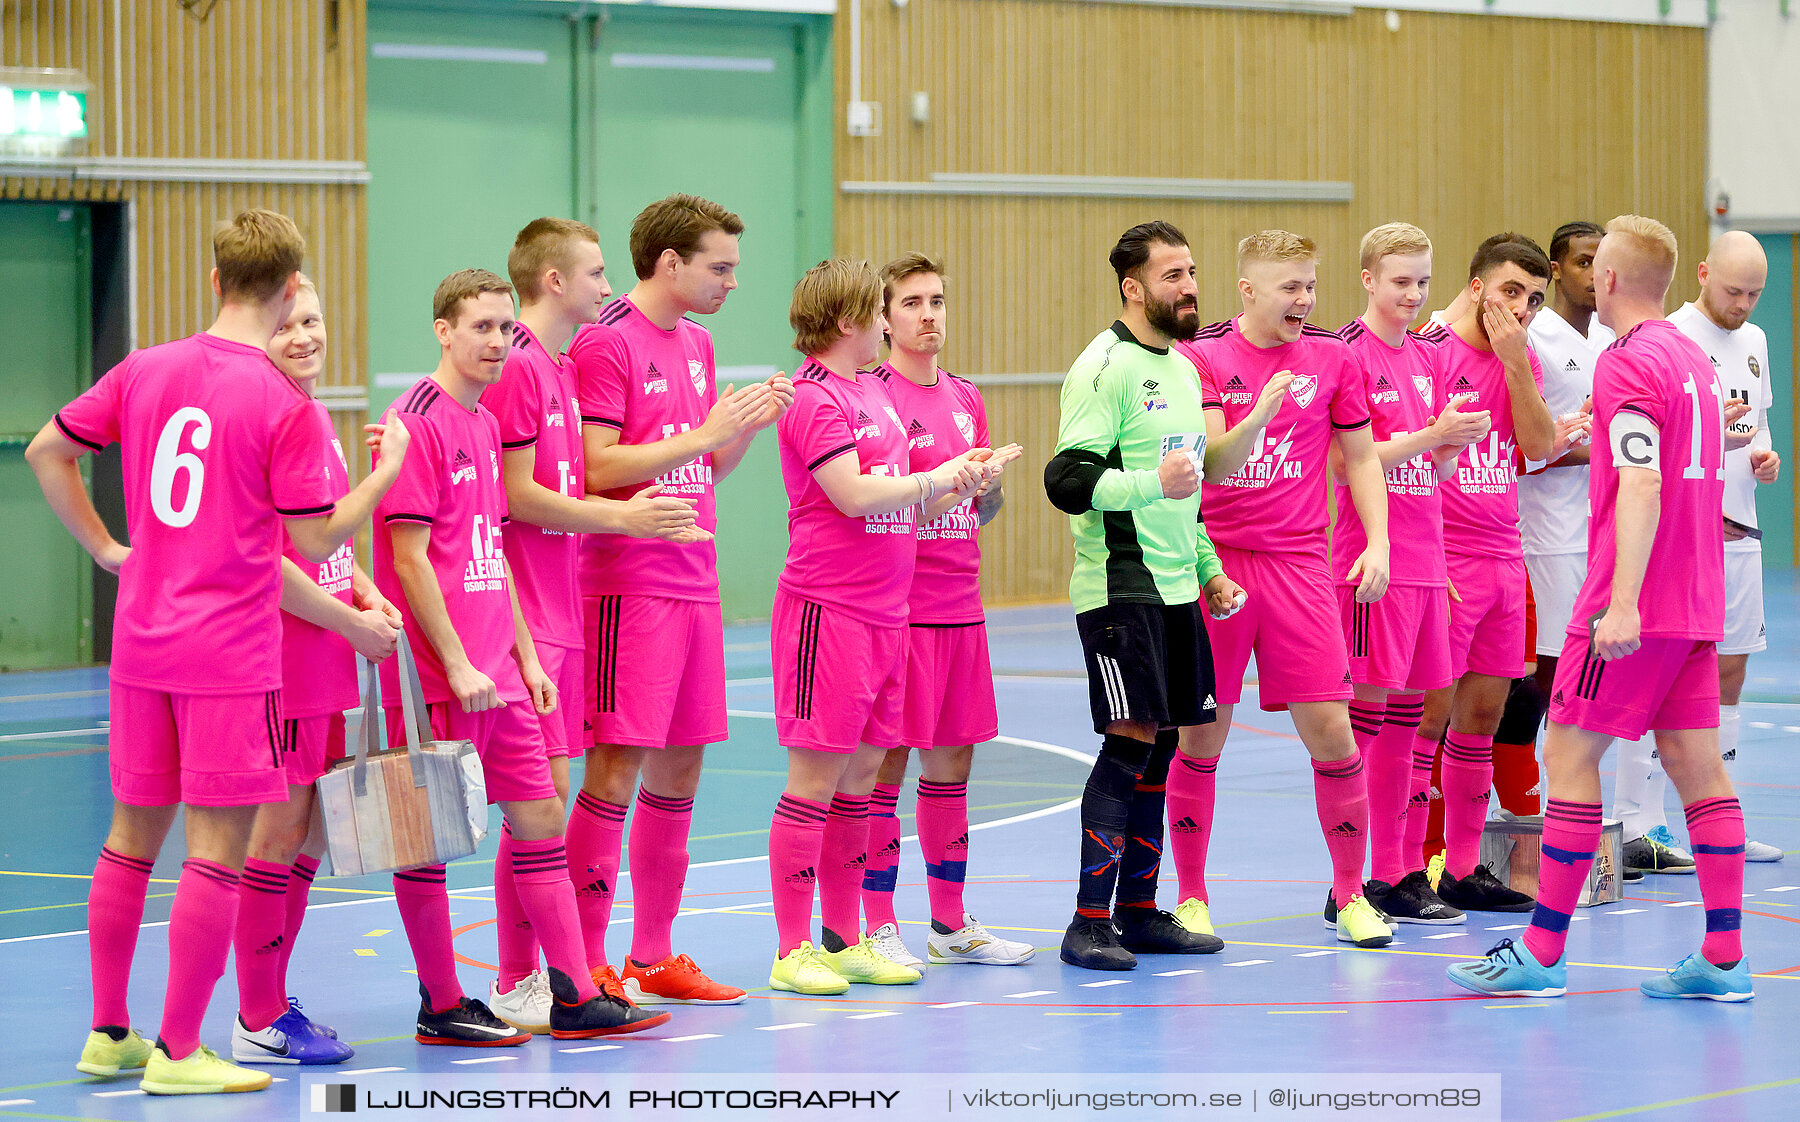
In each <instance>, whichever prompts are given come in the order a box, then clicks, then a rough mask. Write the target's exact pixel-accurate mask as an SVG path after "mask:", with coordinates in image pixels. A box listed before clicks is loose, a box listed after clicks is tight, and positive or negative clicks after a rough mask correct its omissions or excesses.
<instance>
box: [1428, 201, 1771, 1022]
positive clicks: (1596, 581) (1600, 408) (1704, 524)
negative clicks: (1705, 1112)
mask: <svg viewBox="0 0 1800 1122" xmlns="http://www.w3.org/2000/svg"><path fill="white" fill-rule="evenodd" d="M1675 261H1676V247H1675V236H1674V235H1673V234H1672V233H1670V232H1669V229H1668V227H1666V226H1664V225H1663V224H1662V223H1660V222H1657V221H1655V220H1653V219H1649V218H1643V217H1640V216H1637V215H1622V216H1620V217H1618V218H1615V219H1613V220H1612V221H1611V222H1608V223H1607V224H1606V236H1605V237H1604V238H1603V239H1601V242H1600V249H1599V253H1598V255H1597V256H1596V258H1595V261H1594V272H1595V274H1596V277H1597V283H1596V285H1595V296H1596V298H1597V301H1598V304H1599V315H1600V321H1601V322H1602V323H1604V324H1606V326H1608V327H1610V328H1611V329H1612V330H1613V331H1615V332H1617V333H1618V336H1619V340H1618V342H1616V343H1614V344H1613V345H1612V346H1610V347H1608V348H1607V349H1606V351H1605V352H1604V353H1602V354H1601V356H1600V358H1599V360H1598V361H1597V362H1596V363H1595V367H1594V413H1593V418H1594V432H1595V439H1594V443H1593V454H1592V463H1591V468H1590V471H1591V475H1592V492H1591V496H1590V498H1591V505H1590V511H1591V518H1590V520H1589V523H1588V556H1589V557H1590V558H1591V559H1592V564H1591V565H1590V567H1589V569H1588V576H1587V580H1586V581H1585V582H1583V584H1582V586H1581V593H1580V595H1579V596H1578V597H1577V598H1576V601H1575V609H1574V616H1573V618H1572V619H1571V620H1570V621H1569V628H1568V636H1567V640H1566V641H1565V643H1564V645H1563V653H1562V657H1561V659H1559V660H1558V661H1557V666H1556V682H1555V685H1554V687H1553V691H1552V693H1551V697H1550V733H1549V736H1548V738H1547V739H1546V741H1545V743H1544V764H1545V767H1546V769H1547V770H1548V772H1549V777H1550V798H1549V804H1548V806H1547V807H1546V809H1545V812H1544V842H1543V865H1542V868H1541V870H1540V875H1539V881H1538V901H1537V908H1536V911H1535V913H1534V914H1533V915H1532V917H1531V925H1530V926H1529V927H1528V928H1527V929H1526V931H1525V935H1524V937H1523V938H1522V939H1521V940H1520V941H1519V942H1517V943H1515V942H1513V941H1512V940H1510V939H1508V940H1505V941H1503V942H1501V943H1500V944H1499V945H1498V946H1496V947H1494V948H1493V949H1492V950H1491V951H1489V952H1488V954H1487V956H1486V957H1485V958H1483V959H1480V960H1478V961H1476V962H1465V963H1458V964H1456V965H1455V966H1452V967H1451V968H1450V972H1449V973H1450V978H1451V980H1452V981H1454V982H1456V983H1457V984H1458V985H1460V986H1463V987H1464V988H1466V989H1471V990H1475V991H1476V992H1478V993H1485V994H1494V995H1497V996H1501V997H1524V996H1530V997H1560V996H1562V994H1563V993H1564V992H1565V990H1566V978H1567V973H1566V963H1565V956H1564V953H1563V952H1564V949H1565V946H1566V942H1567V937H1568V927H1569V922H1570V919H1571V913H1572V912H1573V911H1574V909H1575V904H1576V900H1577V899H1578V897H1579V896H1580V893H1581V888H1582V886H1583V884H1585V883H1586V881H1587V877H1588V870H1589V867H1590V866H1591V865H1592V863H1593V860H1594V850H1595V846H1596V845H1597V843H1598V842H1599V839H1600V767H1599V764H1600V759H1601V757H1602V756H1604V755H1605V753H1606V750H1607V748H1608V746H1609V745H1611V743H1612V740H1613V738H1614V737H1615V736H1622V737H1625V738H1627V739H1632V738H1636V737H1639V736H1642V735H1644V733H1645V732H1647V731H1651V730H1654V731H1655V733H1656V744H1657V751H1658V754H1659V755H1660V756H1661V758H1662V761H1663V766H1664V767H1665V768H1667V769H1668V773H1669V778H1670V779H1672V780H1674V782H1675V789H1676V790H1677V791H1678V792H1679V793H1680V795H1681V800H1682V803H1683V805H1684V806H1685V807H1686V808H1687V821H1688V828H1689V830H1690V831H1691V837H1692V841H1693V846H1694V860H1695V863H1696V864H1697V865H1698V866H1699V880H1700V896H1701V900H1702V902H1703V904H1704V906H1705V909H1706V936H1705V940H1704V941H1703V942H1702V944H1701V947H1700V950H1699V952H1698V953H1697V954H1693V955H1690V956H1688V957H1687V958H1685V959H1683V960H1682V961H1681V962H1680V963H1678V964H1676V965H1675V966H1673V967H1671V968H1669V970H1668V972H1667V973H1665V974H1662V975H1659V976H1656V977H1653V978H1650V979H1649V980H1647V981H1645V982H1643V983H1642V984H1641V985H1640V986H1639V987H1638V988H1639V989H1640V990H1641V991H1642V992H1643V993H1645V994H1647V995H1649V996H1650V997H1659V998H1699V999H1705V1000H1712V1001H1748V1000H1750V999H1751V997H1753V996H1754V993H1753V991H1752V989H1751V985H1750V971H1749V968H1748V967H1747V966H1745V964H1744V951H1743V945H1742V940H1741V938H1740V937H1739V930H1738V929H1739V925H1740V922H1741V916H1742V907H1743V896H1744V816H1743V811H1742V809H1741V808H1740V807H1739V805H1738V800H1737V798H1736V796H1735V795H1734V794H1733V793H1732V788H1731V781H1730V779H1729V778H1728V777H1727V776H1726V774H1725V766H1724V764H1723V762H1722V761H1721V760H1720V759H1719V746H1718V723H1719V652H1718V642H1719V639H1720V637H1721V636H1722V635H1723V634H1724V630H1725V555H1724V534H1723V527H1722V524H1721V521H1720V518H1719V509H1720V503H1721V501H1722V499H1723V496H1724V491H1725V452H1726V450H1727V449H1728V448H1729V447H1730V444H1729V442H1728V440H1727V437H1726V432H1725V419H1724V412H1723V405H1724V399H1725V396H1726V391H1725V390H1724V388H1723V387H1722V385H1721V382H1720V378H1719V375H1718V373H1717V372H1716V371H1715V370H1714V369H1713V367H1712V362H1711V360H1710V359H1709V358H1708V357H1707V355H1706V352H1705V351H1703V350H1701V349H1700V348H1699V347H1698V346H1697V345H1696V344H1695V343H1693V342H1692V341H1691V340H1689V339H1688V338H1687V337H1686V336H1685V335H1683V334H1682V333H1681V331H1680V329H1679V328H1677V327H1676V326H1675V325H1674V324H1672V323H1670V322H1669V321H1668V320H1667V319H1665V318H1663V303H1664V299H1665V298H1666V297H1667V295H1668V290H1669V281H1670V280H1671V278H1672V277H1673V276H1674V274H1675ZM1748 438H1749V434H1747V433H1746V434H1744V435H1743V439H1744V440H1745V441H1746V442H1747V440H1748ZM1651 574H1654V576H1653V577H1652V576H1651ZM1647 577H1648V578H1650V579H1652V580H1654V584H1650V583H1647V580H1646V578H1647Z"/></svg>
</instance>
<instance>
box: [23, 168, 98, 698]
mask: <svg viewBox="0 0 1800 1122" xmlns="http://www.w3.org/2000/svg"><path fill="white" fill-rule="evenodd" d="M88 277H89V226H88V212H87V210H86V208H85V207H82V206H79V205H73V204H66V203H20V202H5V203H0V292H5V293H6V294H7V301H8V303H9V304H10V306H11V307H10V310H11V311H12V312H16V313H17V316H18V318H17V319H16V320H13V322H14V323H15V324H18V325H25V324H29V325H30V329H29V330H24V329H22V327H21V328H20V329H15V330H12V331H9V332H7V343H8V346H7V350H8V355H7V362H6V363H5V366H4V368H3V369H4V373H3V374H0V525H4V526H5V527H6V534H7V539H8V543H9V548H8V555H9V556H11V557H14V558H18V559H20V561H21V563H20V564H18V565H17V566H15V567H13V568H12V569H11V577H10V579H9V580H8V582H7V588H6V591H5V593H4V594H0V669H5V670H18V669H25V668H31V667H43V666H68V665H71V664H74V663H78V662H85V661H87V660H88V659H89V657H90V651H91V649H92V647H91V623H92V620H91V619H90V615H91V605H92V601H93V588H92V569H91V564H92V563H91V562H90V561H89V560H88V557H87V554H86V553H85V552H84V551H83V550H82V549H81V547H80V546H78V545H76V544H75V541H74V539H72V538H71V537H69V535H68V533H67V532H65V531H64V530H63V528H62V524H61V523H59V522H58V521H57V520H56V516H55V515H53V514H51V513H50V508H49V506H48V505H46V504H45V502H44V496H43V493H42V492H41V491H39V490H38V486H37V480H36V479H35V478H34V477H33V476H32V474H31V469H30V468H29V467H27V466H26V464H25V457H24V451H25V446H26V444H28V443H29V442H30V441H31V437H32V436H33V435H34V434H35V433H36V432H37V430H38V429H39V428H40V427H42V425H43V423H44V422H45V421H46V420H48V419H49V418H50V415H51V414H52V413H54V412H55V411H56V409H57V408H58V407H60V406H61V405H62V404H63V403H64V402H66V401H68V400H69V399H70V398H72V397H74V396H75V395H76V394H78V393H80V392H81V391H82V390H83V389H85V388H86V387H87V385H88V383H89V381H90V371H89V369H88V367H89V363H90V354H89V348H90V335H89V326H88V325H89V322H90V321H89V313H88V299H89V283H88Z"/></svg>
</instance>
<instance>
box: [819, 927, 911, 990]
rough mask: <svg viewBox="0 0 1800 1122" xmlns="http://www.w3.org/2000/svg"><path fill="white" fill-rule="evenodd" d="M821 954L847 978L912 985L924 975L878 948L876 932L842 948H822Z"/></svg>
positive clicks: (874, 983) (859, 982)
mask: <svg viewBox="0 0 1800 1122" xmlns="http://www.w3.org/2000/svg"><path fill="white" fill-rule="evenodd" d="M819 958H820V959H821V960H823V961H824V963H825V965H827V966H829V967H831V968H832V969H833V970H835V971H837V973H838V975H839V976H840V977H842V978H843V979H844V980H845V981H846V982H853V983H857V984H861V985H871V986H910V985H912V984H913V983H914V982H916V981H918V980H919V979H920V978H923V977H924V975H923V974H921V973H919V972H918V971H917V970H914V969H913V968H912V967H910V966H902V965H900V964H899V963H898V962H895V961H894V960H893V959H891V958H889V957H888V956H886V955H884V954H882V953H881V952H880V951H878V950H876V949H875V939H874V937H873V936H870V935H864V936H863V937H862V942H860V943H857V944H855V945H854V946H849V947H845V948H844V949H843V950H841V951H821V952H819Z"/></svg>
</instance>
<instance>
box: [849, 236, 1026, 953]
mask: <svg viewBox="0 0 1800 1122" xmlns="http://www.w3.org/2000/svg"><path fill="white" fill-rule="evenodd" d="M943 273H944V270H943V267H942V266H941V265H939V264H938V263H937V262H935V261H933V260H932V259H931V258H929V257H927V256H925V255H924V254H922V253H909V254H905V255H903V256H901V257H899V258H897V259H895V260H894V261H891V262H889V263H888V265H887V266H886V267H885V268H884V269H882V271H881V277H882V290H881V300H882V315H883V317H884V318H885V319H886V320H887V324H888V331H887V336H888V345H889V351H888V360H887V362H886V363H884V364H883V365H882V366H881V367H880V368H879V369H877V370H876V371H875V376H876V377H877V378H880V379H881V381H882V384H883V385H885V386H886V387H887V390H888V395H889V396H890V397H892V398H893V400H894V408H895V409H896V410H897V411H898V412H899V414H900V420H901V421H902V422H904V423H905V427H906V440H907V452H908V461H907V470H908V471H930V470H931V469H932V468H935V467H937V466H938V465H939V464H941V463H943V462H944V461H946V460H949V459H953V458H955V457H956V456H959V455H961V454H962V453H964V452H967V451H968V450H969V449H971V448H986V447H988V446H989V442H988V425H987V405H986V403H985V402H983V401H982V399H981V391H980V390H978V389H976V388H975V384H974V383H973V382H970V381H969V380H967V379H966V378H958V377H957V376H956V375H954V374H951V373H949V372H948V371H946V370H942V369H940V368H939V367H938V365H937V356H938V352H939V351H941V350H942V349H943V346H944V330H945V320H946V318H947V317H946V309H945V306H944V276H943ZM1006 462H1007V461H1006V460H1003V459H1002V457H1001V455H1000V454H998V453H996V454H995V455H993V456H990V457H989V458H988V460H987V465H988V467H989V468H990V469H991V470H992V472H993V476H992V477H991V478H990V479H989V480H988V482H987V483H985V484H983V485H982V487H981V489H980V490H979V491H978V492H977V493H976V494H975V495H974V496H973V497H972V498H970V499H966V500H962V501H960V502H958V503H957V504H956V505H954V506H952V507H950V509H948V510H946V511H944V512H942V513H941V514H939V515H938V516H937V517H935V518H932V519H929V520H925V521H922V522H921V523H920V525H919V527H918V542H919V547H918V554H917V562H916V565H915V567H914V569H913V583H912V593H911V597H910V601H909V603H910V617H909V619H908V622H907V631H906V683H907V691H906V703H905V711H904V713H903V716H902V728H901V742H900V743H901V746H900V747H898V748H895V749H894V750H893V751H891V752H889V753H888V754H887V756H886V758H885V759H883V760H882V764H881V771H880V773H879V774H878V775H877V776H876V779H875V788H874V791H873V792H872V793H871V794H870V796H869V807H870V811H869V843H868V848H869V850H870V856H869V859H868V863H867V867H866V868H865V870H864V872H863V889H862V900H863V911H864V913H865V915H866V916H867V918H868V926H869V929H870V936H871V937H872V938H873V939H874V941H875V947H876V949H877V950H879V951H880V952H881V953H882V954H883V955H884V956H886V957H887V958H889V959H891V960H892V961H894V962H898V963H900V964H901V965H902V966H913V967H918V966H923V965H925V963H924V962H923V961H922V960H920V959H919V958H918V956H916V955H914V954H913V953H912V952H911V951H909V950H907V948H906V943H905V941H904V940H902V939H901V938H900V925H899V921H898V920H897V919H896V918H895V916H894V888H895V884H896V882H897V879H898V870H899V862H900V820H899V818H898V816H897V815H896V814H895V806H896V804H897V802H898V801H899V797H900V788H901V786H902V785H903V784H904V783H905V781H906V760H907V756H908V755H909V754H910V751H911V749H913V748H918V749H920V751H921V755H920V768H921V770H922V773H923V774H922V775H921V776H920V779H919V792H918V795H919V798H918V815H917V816H918V821H919V848H920V849H921V850H923V851H924V854H925V884H926V889H927V892H928V894H929V896H930V900H931V935H930V936H929V938H928V939H927V946H926V951H927V953H928V954H929V955H930V956H931V961H932V962H936V963H981V964H986V965H991V966H1011V965H1016V964H1018V963H1021V962H1024V961H1026V960H1027V959H1029V958H1030V957H1031V956H1032V954H1033V953H1034V951H1033V948H1032V946H1031V944H1030V943H1021V942H1019V941H1017V940H1013V939H1002V938H1000V937H998V936H996V935H994V934H993V933H991V932H989V931H988V930H987V929H986V928H984V927H982V926H981V925H980V924H979V923H976V922H975V920H974V918H973V917H971V916H970V915H969V914H968V913H967V912H966V911H964V909H963V880H964V871H965V869H966V867H967V861H968V851H969V801H968V783H969V768H970V765H971V763H972V762H973V760H974V755H975V745H977V744H980V743H981V742H983V741H986V740H992V739H993V738H994V737H995V736H996V735H998V734H999V732H1000V723H999V715H998V713H997V712H996V710H995V706H994V675H993V670H992V667H991V666H990V665H989V662H988V647H987V623H986V621H985V619H984V617H983V614H982V607H981V544H980V541H979V539H978V538H977V537H976V534H977V532H978V531H979V530H980V528H981V527H982V526H985V525H987V523H989V522H990V521H992V520H993V518H994V516H995V515H997V514H999V513H1000V507H1001V505H1002V503H1004V502H1005V495H1004V493H1003V492H1002V491H1001V487H1000V475H1001V473H1002V472H1003V471H1004V470H1005V466H1006ZM926 749H929V751H926Z"/></svg>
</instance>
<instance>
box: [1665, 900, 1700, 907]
mask: <svg viewBox="0 0 1800 1122" xmlns="http://www.w3.org/2000/svg"><path fill="white" fill-rule="evenodd" d="M1699 906H1700V901H1698V900H1677V901H1675V902H1674V903H1673V904H1664V905H1663V907H1665V908H1698V907H1699Z"/></svg>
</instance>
